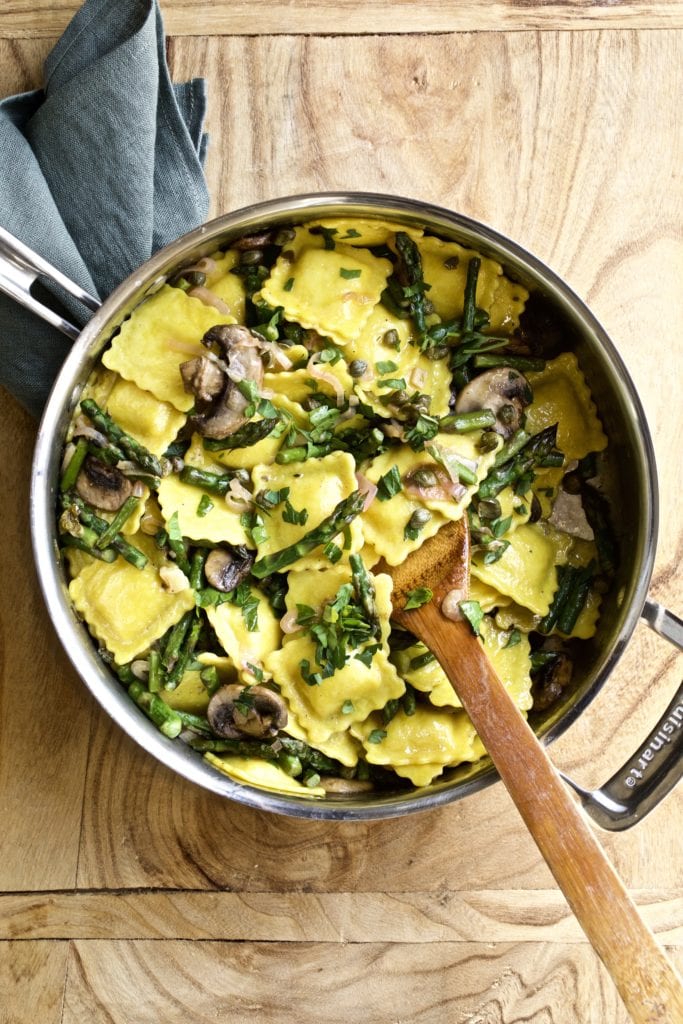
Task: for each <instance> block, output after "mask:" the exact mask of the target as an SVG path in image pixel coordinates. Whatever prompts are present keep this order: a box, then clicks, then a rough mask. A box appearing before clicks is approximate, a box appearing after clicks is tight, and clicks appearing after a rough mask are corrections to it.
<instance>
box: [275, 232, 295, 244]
mask: <svg viewBox="0 0 683 1024" xmlns="http://www.w3.org/2000/svg"><path fill="white" fill-rule="evenodd" d="M294 238H296V232H295V230H294V228H281V229H280V230H279V231H278V233H277V234H276V236H275V238H274V239H273V242H274V243H275V245H287V242H291V241H292V240H293V239H294Z"/></svg>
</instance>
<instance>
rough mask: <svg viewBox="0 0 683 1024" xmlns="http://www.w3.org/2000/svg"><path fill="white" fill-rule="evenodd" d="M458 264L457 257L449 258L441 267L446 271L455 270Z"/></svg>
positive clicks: (458, 258)
mask: <svg viewBox="0 0 683 1024" xmlns="http://www.w3.org/2000/svg"><path fill="white" fill-rule="evenodd" d="M459 264H460V257H459V256H449V257H448V259H447V260H444V261H443V265H444V267H445V268H446V270H455V269H456V267H458V266H459Z"/></svg>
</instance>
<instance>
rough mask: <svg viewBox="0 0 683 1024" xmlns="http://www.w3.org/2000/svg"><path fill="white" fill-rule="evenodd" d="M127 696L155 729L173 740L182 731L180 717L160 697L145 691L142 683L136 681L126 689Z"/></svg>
mask: <svg viewBox="0 0 683 1024" xmlns="http://www.w3.org/2000/svg"><path fill="white" fill-rule="evenodd" d="M128 695H129V696H130V697H132V699H133V700H134V701H135V703H136V704H137V706H138V707H139V708H142V710H143V711H144V712H145V714H146V715H147V717H148V718H150V719H151V720H152V721H153V722H154V724H155V725H156V726H157V728H158V729H159V730H160V731H161V732H162V733H163V734H164V736H168V738H169V739H171V740H173V739H175V738H176V736H178V735H179V734H180V733H181V732H182V729H183V720H182V718H181V717H180V715H179V714H178V713H177V712H176V711H174V710H173V708H170V707H169V706H168V704H165V703H164V701H163V700H162V699H161V697H157V695H156V694H155V693H150V692H149V690H145V688H144V687H143V685H142V683H140V682H138V681H137V680H136V681H135V682H133V683H131V684H130V686H129V687H128Z"/></svg>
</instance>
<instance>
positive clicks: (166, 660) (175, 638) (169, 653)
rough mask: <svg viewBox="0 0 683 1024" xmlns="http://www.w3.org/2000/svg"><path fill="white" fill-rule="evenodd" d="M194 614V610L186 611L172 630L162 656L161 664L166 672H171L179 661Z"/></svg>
mask: <svg viewBox="0 0 683 1024" xmlns="http://www.w3.org/2000/svg"><path fill="white" fill-rule="evenodd" d="M193 616H194V611H193V610H190V611H189V612H185V614H184V615H183V617H182V619H179V621H178V622H176V624H175V626H174V627H173V629H172V630H171V632H170V633H169V636H168V640H167V642H166V646H165V648H164V653H163V654H162V656H161V664H162V666H163V668H164V669H165V670H166V672H170V671H171V669H172V668H173V666H174V665H175V664H176V662H177V661H178V656H179V654H180V648H181V647H182V645H183V641H184V640H185V636H186V635H187V631H188V630H189V628H190V623H191V622H192V618H193Z"/></svg>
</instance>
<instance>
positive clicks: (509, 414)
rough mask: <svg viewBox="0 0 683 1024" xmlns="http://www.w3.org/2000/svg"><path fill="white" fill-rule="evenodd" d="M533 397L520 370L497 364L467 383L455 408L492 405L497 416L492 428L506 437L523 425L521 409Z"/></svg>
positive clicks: (463, 410) (461, 410) (462, 408)
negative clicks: (492, 368)
mask: <svg viewBox="0 0 683 1024" xmlns="http://www.w3.org/2000/svg"><path fill="white" fill-rule="evenodd" d="M531 398H532V395H531V388H530V387H529V382H528V381H527V379H526V377H525V376H524V375H523V374H521V373H520V372H519V370H513V369H512V367H511V366H498V367H496V368H495V369H494V370H486V372H485V373H481V374H479V376H478V377H475V378H474V380H472V381H470V383H469V384H466V385H465V387H464V388H463V389H462V391H461V392H460V394H459V395H458V398H457V400H456V403H455V411H456V412H474V410H475V409H490V410H491V412H492V413H494V415H495V417H496V422H495V424H494V426H493V427H492V428H491V429H492V430H495V431H496V433H498V434H502V436H503V437H504V438H506V439H507V438H509V437H512V435H513V434H514V433H515V431H516V430H518V429H519V427H520V426H521V423H522V413H523V412H524V409H525V407H526V406H527V405H529V403H530V402H531Z"/></svg>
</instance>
